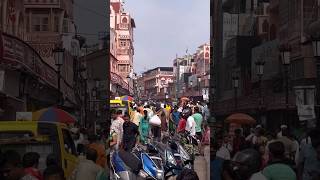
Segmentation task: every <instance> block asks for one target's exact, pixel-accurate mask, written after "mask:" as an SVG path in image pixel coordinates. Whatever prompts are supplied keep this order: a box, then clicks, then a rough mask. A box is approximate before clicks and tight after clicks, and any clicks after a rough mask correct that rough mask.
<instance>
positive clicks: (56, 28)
mask: <svg viewBox="0 0 320 180" xmlns="http://www.w3.org/2000/svg"><path fill="white" fill-rule="evenodd" d="M53 31H54V32H59V16H55V17H54V22H53Z"/></svg>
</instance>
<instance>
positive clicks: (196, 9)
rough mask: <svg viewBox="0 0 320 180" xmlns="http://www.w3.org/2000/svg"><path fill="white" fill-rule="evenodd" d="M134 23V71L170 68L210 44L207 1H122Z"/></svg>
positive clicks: (208, 2)
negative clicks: (176, 59) (180, 58)
mask: <svg viewBox="0 0 320 180" xmlns="http://www.w3.org/2000/svg"><path fill="white" fill-rule="evenodd" d="M124 9H125V11H126V12H129V13H130V14H131V16H132V17H133V18H134V20H135V24H136V29H134V49H135V55H134V71H135V72H136V73H138V74H141V73H142V72H144V71H146V70H149V69H152V68H155V67H158V66H173V60H174V59H175V57H176V54H177V55H178V57H179V56H183V55H185V53H186V50H187V49H188V53H190V54H193V53H195V51H196V49H197V47H199V46H200V45H201V44H204V43H207V42H209V41H210V0H125V6H124Z"/></svg>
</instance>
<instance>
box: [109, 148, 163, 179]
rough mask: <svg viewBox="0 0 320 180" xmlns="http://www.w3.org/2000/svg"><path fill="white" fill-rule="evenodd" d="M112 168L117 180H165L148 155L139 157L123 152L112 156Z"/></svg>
mask: <svg viewBox="0 0 320 180" xmlns="http://www.w3.org/2000/svg"><path fill="white" fill-rule="evenodd" d="M111 157H112V159H111V168H112V170H113V175H112V176H111V177H112V178H113V179H115V180H140V179H141V180H142V179H155V180H160V179H163V178H162V177H163V172H162V171H161V170H159V168H158V167H157V165H156V164H155V163H154V161H153V160H152V159H151V158H150V157H149V155H148V154H146V153H141V154H140V155H139V157H136V155H135V154H133V153H130V152H125V151H123V150H120V151H117V152H114V153H113V154H112V155H111Z"/></svg>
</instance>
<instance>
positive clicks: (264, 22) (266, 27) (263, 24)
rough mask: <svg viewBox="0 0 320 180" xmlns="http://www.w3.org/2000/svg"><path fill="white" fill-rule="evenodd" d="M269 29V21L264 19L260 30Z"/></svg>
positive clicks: (265, 30) (266, 30)
mask: <svg viewBox="0 0 320 180" xmlns="http://www.w3.org/2000/svg"><path fill="white" fill-rule="evenodd" d="M268 30H269V23H268V21H267V20H264V21H263V23H262V32H268Z"/></svg>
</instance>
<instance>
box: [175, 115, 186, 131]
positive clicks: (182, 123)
mask: <svg viewBox="0 0 320 180" xmlns="http://www.w3.org/2000/svg"><path fill="white" fill-rule="evenodd" d="M186 125H187V120H186V119H185V118H183V117H181V118H180V120H179V124H178V128H177V133H182V132H184V131H185V129H186Z"/></svg>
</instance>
